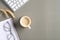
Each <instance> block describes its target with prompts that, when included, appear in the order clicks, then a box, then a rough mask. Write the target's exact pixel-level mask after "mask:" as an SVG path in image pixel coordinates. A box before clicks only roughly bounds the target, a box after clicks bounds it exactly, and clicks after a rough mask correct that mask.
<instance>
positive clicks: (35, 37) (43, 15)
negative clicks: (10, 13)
mask: <svg viewBox="0 0 60 40" xmlns="http://www.w3.org/2000/svg"><path fill="white" fill-rule="evenodd" d="M0 8H4V9H8V8H7V6H6V5H5V4H4V3H3V2H1V1H0ZM59 10H60V2H59V0H57V1H55V0H30V1H29V2H28V3H26V4H25V5H24V6H22V7H21V8H20V9H19V10H17V11H16V12H15V13H14V14H15V15H16V16H17V18H16V22H17V21H18V19H19V17H21V16H23V15H27V16H30V17H31V18H32V25H31V27H32V29H31V30H29V29H28V28H26V29H23V28H21V26H19V25H18V24H16V25H15V26H16V30H17V32H18V35H19V37H20V38H21V39H22V40H60V15H59V14H60V12H59ZM1 19H2V20H3V19H4V18H0V20H1Z"/></svg>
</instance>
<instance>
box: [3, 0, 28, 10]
mask: <svg viewBox="0 0 60 40" xmlns="http://www.w3.org/2000/svg"><path fill="white" fill-rule="evenodd" d="M4 2H5V3H6V4H7V5H8V6H9V7H10V8H11V9H12V11H16V10H17V9H19V8H20V7H21V6H23V5H24V4H25V3H26V2H28V0H4Z"/></svg>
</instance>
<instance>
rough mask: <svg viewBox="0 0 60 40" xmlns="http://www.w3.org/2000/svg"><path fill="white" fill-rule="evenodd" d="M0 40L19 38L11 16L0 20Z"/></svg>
mask: <svg viewBox="0 0 60 40" xmlns="http://www.w3.org/2000/svg"><path fill="white" fill-rule="evenodd" d="M0 40H19V37H18V34H17V32H16V30H15V28H14V26H13V22H12V19H11V18H10V19H7V20H4V21H1V22H0Z"/></svg>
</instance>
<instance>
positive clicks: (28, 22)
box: [20, 16, 31, 29]
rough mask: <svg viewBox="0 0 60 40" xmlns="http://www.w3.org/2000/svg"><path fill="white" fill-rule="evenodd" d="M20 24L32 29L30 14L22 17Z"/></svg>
mask: <svg viewBox="0 0 60 40" xmlns="http://www.w3.org/2000/svg"><path fill="white" fill-rule="evenodd" d="M20 24H21V26H22V27H29V28H30V29H31V27H30V25H31V19H30V18H29V17H28V16H23V17H21V19H20Z"/></svg>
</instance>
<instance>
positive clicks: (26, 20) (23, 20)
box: [22, 17, 29, 26]
mask: <svg viewBox="0 0 60 40" xmlns="http://www.w3.org/2000/svg"><path fill="white" fill-rule="evenodd" d="M22 24H23V25H25V26H27V25H28V24H29V19H27V18H26V17H25V18H23V19H22Z"/></svg>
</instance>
